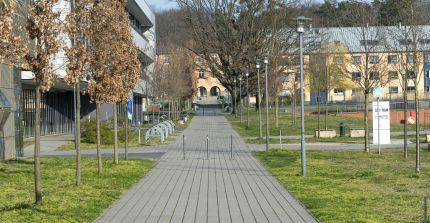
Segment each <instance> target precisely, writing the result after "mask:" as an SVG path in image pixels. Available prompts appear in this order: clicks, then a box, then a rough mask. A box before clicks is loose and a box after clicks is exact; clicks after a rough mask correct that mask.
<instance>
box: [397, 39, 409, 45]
mask: <svg viewBox="0 0 430 223" xmlns="http://www.w3.org/2000/svg"><path fill="white" fill-rule="evenodd" d="M399 43H400V44H401V45H409V44H411V43H412V40H411V39H401V40H399Z"/></svg>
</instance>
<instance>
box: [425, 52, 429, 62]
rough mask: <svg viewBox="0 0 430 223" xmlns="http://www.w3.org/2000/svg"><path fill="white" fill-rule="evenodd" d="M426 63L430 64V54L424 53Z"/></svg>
mask: <svg viewBox="0 0 430 223" xmlns="http://www.w3.org/2000/svg"><path fill="white" fill-rule="evenodd" d="M424 62H430V52H424Z"/></svg>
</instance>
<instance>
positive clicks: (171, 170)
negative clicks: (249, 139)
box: [96, 108, 317, 223]
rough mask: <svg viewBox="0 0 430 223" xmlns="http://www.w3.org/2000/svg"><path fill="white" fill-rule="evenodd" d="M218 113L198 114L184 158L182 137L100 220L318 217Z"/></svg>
mask: <svg viewBox="0 0 430 223" xmlns="http://www.w3.org/2000/svg"><path fill="white" fill-rule="evenodd" d="M208 110H213V111H212V112H211V114H214V112H216V111H218V110H217V109H215V108H212V109H210V108H206V112H207V111H208ZM217 114H218V115H216V116H200V115H197V116H196V117H194V119H193V120H192V122H191V124H190V126H189V127H188V128H187V129H186V130H185V131H184V135H185V137H186V140H185V144H186V147H185V148H186V155H185V159H183V152H182V137H178V140H177V141H176V142H175V143H173V144H171V145H169V148H167V152H166V154H165V155H164V156H163V157H162V158H161V159H160V162H159V164H158V165H157V166H156V167H155V168H154V169H153V170H152V171H151V172H150V173H149V174H148V175H147V176H146V177H145V178H144V179H142V180H141V181H140V182H139V183H138V184H137V185H135V186H134V187H133V188H132V189H131V190H129V191H128V192H126V193H125V194H124V195H123V196H122V198H121V199H120V200H118V201H117V202H116V203H115V204H113V205H112V206H111V207H110V208H109V209H108V210H106V212H105V213H104V214H103V215H102V216H101V217H100V218H99V219H97V220H96V222H198V223H200V222H247V223H248V222H294V223H296V222H307V223H308V222H317V220H316V219H315V218H314V217H313V216H312V215H311V214H310V213H309V212H308V211H307V210H306V209H305V208H304V207H303V206H302V205H300V203H298V202H297V201H296V200H295V199H294V198H293V197H292V196H291V194H290V193H289V192H288V191H287V190H286V189H285V188H284V187H283V186H282V185H281V184H280V183H279V182H278V181H277V180H276V179H275V178H274V177H272V176H271V175H270V174H269V173H268V172H267V171H266V170H265V169H264V167H263V166H262V165H261V164H260V163H259V162H258V161H257V160H256V159H255V158H254V157H253V156H252V154H251V153H250V152H251V151H250V149H249V148H248V146H247V145H246V144H245V143H244V141H243V140H242V139H241V138H240V137H239V135H237V133H236V132H234V131H233V130H232V128H231V127H230V125H229V124H228V122H227V120H226V119H225V117H224V116H222V115H219V113H217ZM206 136H209V159H207V155H208V154H207V152H206ZM231 137H232V138H233V148H234V150H233V155H234V158H233V160H231V159H230V144H231Z"/></svg>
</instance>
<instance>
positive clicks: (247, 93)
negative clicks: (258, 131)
mask: <svg viewBox="0 0 430 223" xmlns="http://www.w3.org/2000/svg"><path fill="white" fill-rule="evenodd" d="M245 76H246V128H247V129H249V83H248V79H249V72H248V71H247V72H246V74H245Z"/></svg>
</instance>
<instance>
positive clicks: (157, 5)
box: [146, 0, 177, 11]
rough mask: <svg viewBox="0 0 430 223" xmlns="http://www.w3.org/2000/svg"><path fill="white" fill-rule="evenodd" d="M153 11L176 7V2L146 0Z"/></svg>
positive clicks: (169, 0)
mask: <svg viewBox="0 0 430 223" xmlns="http://www.w3.org/2000/svg"><path fill="white" fill-rule="evenodd" d="M146 2H147V3H148V4H149V6H150V7H151V9H152V10H153V11H162V10H166V9H171V8H174V7H176V6H177V5H176V2H174V1H172V0H146Z"/></svg>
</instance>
